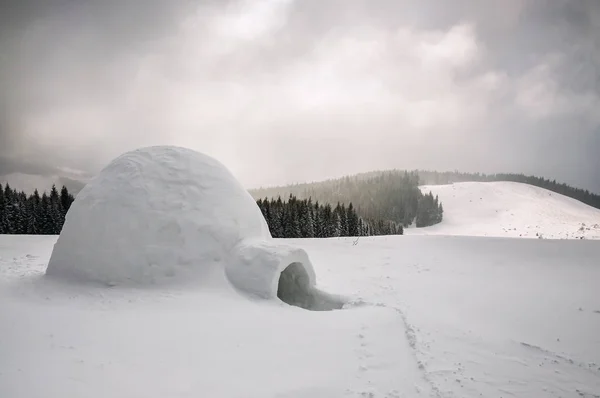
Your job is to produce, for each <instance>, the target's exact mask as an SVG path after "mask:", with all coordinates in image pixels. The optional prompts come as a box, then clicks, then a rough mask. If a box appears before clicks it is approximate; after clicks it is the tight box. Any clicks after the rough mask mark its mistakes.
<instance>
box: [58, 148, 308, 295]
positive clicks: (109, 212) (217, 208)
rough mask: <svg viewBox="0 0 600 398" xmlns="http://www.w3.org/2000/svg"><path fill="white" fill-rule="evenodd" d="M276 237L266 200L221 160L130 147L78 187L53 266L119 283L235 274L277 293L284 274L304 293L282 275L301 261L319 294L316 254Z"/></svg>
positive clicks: (206, 279) (242, 282) (258, 289)
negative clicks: (259, 199) (253, 193)
mask: <svg viewBox="0 0 600 398" xmlns="http://www.w3.org/2000/svg"><path fill="white" fill-rule="evenodd" d="M273 242H274V241H273V239H272V238H271V234H270V232H269V229H268V226H267V224H266V222H265V219H264V217H263V215H262V213H261V211H260V209H259V208H258V206H257V204H256V202H255V201H254V199H252V197H251V196H250V194H249V193H248V192H247V191H246V190H245V189H244V188H243V187H242V185H241V184H240V183H239V182H238V181H237V180H236V179H235V178H234V177H233V175H232V174H231V173H230V172H229V171H228V170H227V169H226V168H225V167H224V166H223V165H222V164H221V163H219V162H218V161H216V160H215V159H212V158H210V157H208V156H206V155H203V154H200V153H197V152H195V151H192V150H189V149H184V148H178V147H149V148H142V149H138V150H135V151H132V152H128V153H125V154H123V155H121V156H120V157H118V158H117V159H115V160H114V161H113V162H112V163H110V164H109V165H108V166H107V167H106V168H105V169H104V170H102V171H101V173H100V174H99V175H98V176H97V177H96V178H94V179H93V180H92V181H91V182H90V183H89V184H88V185H86V186H85V187H84V189H83V190H82V191H81V192H80V193H79V195H77V198H76V200H75V202H74V203H73V205H72V207H71V208H70V210H69V213H68V215H67V217H66V220H65V225H64V227H63V230H62V233H61V235H60V237H59V239H58V241H57V243H56V245H55V247H54V250H53V252H52V256H51V258H50V262H49V264H48V268H47V271H46V274H47V275H50V276H55V277H60V278H63V279H68V280H80V281H86V282H99V283H102V284H107V285H111V286H112V285H160V284H165V283H173V282H180V283H183V282H186V283H194V284H195V285H199V284H204V285H205V286H209V287H211V288H214V287H215V286H229V284H232V285H233V286H234V287H235V288H236V289H237V290H239V291H243V292H247V293H249V294H252V295H255V296H259V297H262V298H267V299H271V298H275V297H277V292H278V289H279V285H280V284H281V283H283V285H282V286H283V289H284V290H286V289H292V292H295V293H293V294H292V295H293V296H297V295H299V296H301V294H300V293H299V292H297V286H298V285H297V284H296V285H294V283H286V281H287V280H286V279H285V278H283V280H282V281H280V279H281V275H282V273H283V272H284V270H286V269H287V267H288V266H290V265H291V264H292V263H294V264H299V269H298V270H297V272H295V273H294V275H295V276H297V274H302V275H309V277H308V279H307V280H306V282H307V283H306V284H304V285H302V289H303V290H302V292H303V294H311V289H312V288H313V286H314V284H315V277H314V270H313V268H312V264H311V263H310V260H309V259H308V255H307V254H306V253H305V252H304V250H302V249H297V248H291V247H288V246H285V245H278V244H275V243H273ZM250 252H251V253H252V256H248V255H247V254H248V253H250ZM286 275H287V274H286ZM295 280H296V279H294V281H295ZM280 282H281V283H280ZM286 291H287V290H286ZM284 296H285V295H284ZM292 304H293V303H292Z"/></svg>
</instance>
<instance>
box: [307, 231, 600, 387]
mask: <svg viewBox="0 0 600 398" xmlns="http://www.w3.org/2000/svg"><path fill="white" fill-rule="evenodd" d="M297 242H298V244H302V242H303V241H297ZM304 246H305V248H306V249H307V250H308V251H309V252H310V253H311V256H312V258H313V262H314V264H315V267H316V268H317V270H319V271H321V275H323V277H322V278H321V280H320V283H321V284H322V286H324V288H326V289H329V288H333V287H334V286H343V290H342V292H341V293H344V294H352V295H354V300H355V301H357V302H358V303H374V304H373V305H379V306H385V307H387V308H396V309H397V310H398V313H399V314H404V322H405V333H406V335H407V340H408V341H410V342H411V345H412V347H413V348H414V350H413V353H414V355H415V358H416V362H417V363H418V364H421V369H422V371H423V373H424V377H425V378H427V379H429V381H430V384H429V385H430V386H431V387H432V389H434V394H437V396H441V397H480V396H485V397H506V396H518V397H532V398H534V397H535V398H537V397H539V396H547V397H573V398H577V397H581V396H586V397H592V396H594V394H597V391H600V370H597V367H596V364H597V363H598V362H600V338H599V337H598V334H597V333H596V332H595V331H597V330H600V320H599V319H596V318H597V315H596V314H595V313H594V312H593V310H592V309H593V308H596V307H597V306H598V305H600V297H599V296H598V295H597V294H596V293H595V291H596V287H595V282H594V281H595V280H598V279H599V278H600V267H598V266H597V259H598V258H600V246H598V244H597V243H596V242H589V241H588V242H586V241H550V240H520V239H491V238H467V237H442V236H440V237H420V236H412V237H411V236H405V237H380V238H372V239H364V240H361V242H360V243H359V244H358V245H356V246H353V245H352V241H351V240H350V239H329V240H327V241H322V240H308V241H304ZM323 270H326V272H325V273H323ZM341 275H343V283H341V282H338V278H341ZM363 305H364V304H363ZM521 342H526V343H527V344H529V346H525V345H523V344H521ZM534 345H535V346H537V347H544V348H543V349H541V350H538V349H533V348H532V347H531V346H534ZM544 350H545V351H544ZM556 356H559V357H562V358H566V360H562V359H560V358H557V357H556ZM582 394H584V395H582ZM590 394H591V395H590Z"/></svg>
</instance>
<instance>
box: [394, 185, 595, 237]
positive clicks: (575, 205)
mask: <svg viewBox="0 0 600 398" xmlns="http://www.w3.org/2000/svg"><path fill="white" fill-rule="evenodd" d="M421 190H422V191H423V192H424V193H429V192H432V193H433V195H434V196H435V195H438V197H439V199H440V201H441V202H442V205H443V206H444V219H443V221H442V222H441V223H440V224H437V225H434V226H431V227H426V228H406V230H405V233H406V234H407V235H461V236H494V237H513V238H534V239H535V238H537V239H600V210H599V209H596V208H593V207H591V206H588V205H586V204H585V203H582V202H580V201H578V200H575V199H572V198H569V197H567V196H564V195H561V194H558V193H556V192H552V191H549V190H547V189H544V188H539V187H535V186H533V185H529V184H522V183H517V182H461V183H455V184H449V185H425V186H422V187H421Z"/></svg>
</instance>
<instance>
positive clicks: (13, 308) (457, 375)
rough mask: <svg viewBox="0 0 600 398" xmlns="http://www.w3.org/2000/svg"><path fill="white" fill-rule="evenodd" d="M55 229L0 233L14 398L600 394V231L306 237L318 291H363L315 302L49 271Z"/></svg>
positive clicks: (3, 357) (4, 385)
mask: <svg viewBox="0 0 600 398" xmlns="http://www.w3.org/2000/svg"><path fill="white" fill-rule="evenodd" d="M55 239H56V238H55V237H19V236H6V237H0V257H1V258H0V325H3V329H2V333H1V336H2V338H1V339H0V396H2V397H4V396H9V397H15V398H19V397H38V396H40V397H41V396H43V397H51V398H53V397H62V396H72V397H77V396H86V397H89V396H91V397H94V396H98V397H101V396H102V397H104V396H113V397H138V396H139V397H142V396H143V397H164V396H180V397H193V396H220V397H298V398H300V397H302V398H304V397H419V396H422V397H481V396H485V397H506V396H519V397H536V398H537V397H540V396H543V397H574V398H580V397H594V396H597V395H598V391H600V365H599V364H600V337H599V336H600V333H598V331H599V330H600V297H599V296H598V294H597V288H596V285H597V281H598V280H600V267H598V262H597V259H598V258H600V246H598V244H597V242H593V241H579V240H577V241H553V240H530V239H493V238H477V237H445V236H428V237H427V236H395V237H391V236H390V237H377V238H361V239H360V240H359V243H358V244H357V245H356V246H353V241H354V239H343V238H342V239H325V240H317V239H315V240H296V241H292V242H290V243H292V244H294V245H298V246H300V247H302V248H304V249H306V251H307V252H308V253H309V254H310V257H311V260H312V262H313V264H314V268H315V271H316V274H317V275H318V276H319V277H318V279H317V284H318V287H319V288H322V289H325V290H326V291H329V292H335V293H340V294H342V295H346V296H348V297H349V303H348V304H347V305H346V306H345V308H346V309H344V310H340V311H327V312H313V311H306V310H303V309H301V308H297V307H291V306H288V305H286V304H284V303H282V302H278V301H264V300H260V301H257V300H253V299H249V298H247V297H245V296H243V295H239V294H237V293H236V292H233V291H227V290H223V289H220V288H219V289H214V290H211V289H209V288H207V289H201V290H197V289H196V290H195V289H192V288H190V287H186V288H182V287H179V288H175V287H173V286H171V287H164V286H162V287H161V286H157V287H148V286H146V287H144V288H131V287H118V286H117V287H113V288H109V287H106V286H89V285H74V284H70V283H64V282H60V281H56V280H51V279H48V278H46V277H44V276H43V274H44V267H45V263H46V262H47V260H48V258H49V255H50V252H51V249H52V244H53V243H54V240H55ZM276 241H277V240H276ZM286 243H288V242H287V241H286ZM31 380H35V381H36V382H35V383H32V382H31Z"/></svg>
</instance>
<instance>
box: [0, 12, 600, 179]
mask: <svg viewBox="0 0 600 398" xmlns="http://www.w3.org/2000/svg"><path fill="white" fill-rule="evenodd" d="M16 3H17V2H15V4H16ZM42 4H43V6H42ZM4 11H10V12H4ZM0 14H2V15H4V18H5V19H6V20H7V21H10V23H8V24H6V25H3V27H2V28H1V29H2V30H1V31H0V32H1V33H2V35H1V37H2V39H1V42H0V43H1V45H2V51H1V52H0V53H1V54H3V55H2V58H0V70H1V72H0V82H1V83H2V88H3V89H2V90H1V91H2V92H1V93H0V117H1V120H0V156H3V157H4V158H5V159H6V158H11V159H21V160H23V159H24V160H26V161H27V162H29V163H35V162H39V159H43V161H42V163H43V164H44V166H43V167H49V168H52V167H69V168H75V169H82V170H85V171H90V172H95V171H97V170H98V169H99V168H100V167H102V166H103V165H104V164H105V163H106V162H107V161H108V160H110V159H111V158H112V157H113V156H116V155H117V154H119V153H120V152H122V151H124V150H128V149H132V148H134V147H137V146H142V145H152V144H177V145H185V146H189V147H192V148H194V149H198V150H200V151H204V152H207V153H209V154H211V155H213V156H216V157H218V158H219V159H220V160H222V161H223V162H224V163H226V164H227V165H228V166H229V167H230V168H231V169H232V170H233V171H234V173H236V175H238V177H239V178H240V179H241V180H242V181H243V182H244V183H245V184H246V185H248V186H258V185H268V184H280V183H286V182H297V181H304V180H315V179H321V178H328V177H332V176H338V175H343V174H347V173H353V172H360V171H367V170H371V169H381V168H392V167H398V168H428V169H442V170H445V169H461V170H468V171H483V172H501V171H511V172H525V173H533V174H543V175H544V176H546V177H550V178H557V179H562V180H565V181H567V182H570V183H572V184H575V185H579V186H583V187H586V188H590V189H593V190H595V191H600V175H599V172H598V170H599V169H600V167H599V164H598V156H597V153H599V152H600V138H599V136H600V127H599V126H600V117H599V116H597V109H599V105H600V82H599V81H600V79H599V77H600V76H599V75H598V73H599V70H600V69H599V68H598V65H600V37H599V34H598V32H600V7H598V6H597V3H596V2H595V1H593V0H590V1H575V0H573V1H562V0H560V1H559V0H556V1H533V0H531V1H526V0H510V1H505V2H478V1H467V0H457V1H454V2H451V3H445V2H442V3H440V2H437V1H424V2H423V1H397V0H381V1H378V2H377V6H376V7H375V6H374V5H373V2H370V1H366V0H355V1H348V0H330V1H327V2H312V1H298V0H296V1H292V0H255V1H246V0H236V1H233V0H232V1H227V2H223V1H204V2H186V3H183V2H170V1H166V0H162V1H160V0H154V1H144V2H142V1H129V2H121V1H116V0H110V1H106V2H92V1H81V0H80V1H66V0H65V1H59V0H51V1H46V2H41V1H39V2H34V1H31V0H30V1H29V2H21V3H20V6H18V8H14V7H13V8H11V9H9V10H3V12H1V13H0ZM0 22H2V21H0ZM13 168H14V167H13Z"/></svg>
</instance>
